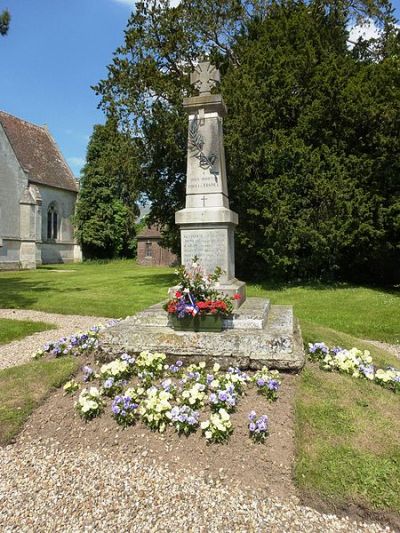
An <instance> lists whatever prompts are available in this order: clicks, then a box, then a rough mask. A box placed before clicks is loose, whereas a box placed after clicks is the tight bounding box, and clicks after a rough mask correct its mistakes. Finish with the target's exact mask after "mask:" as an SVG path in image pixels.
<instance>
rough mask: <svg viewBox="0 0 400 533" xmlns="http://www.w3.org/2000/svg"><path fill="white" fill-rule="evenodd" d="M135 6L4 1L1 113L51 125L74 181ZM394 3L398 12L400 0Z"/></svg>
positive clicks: (84, 0) (93, 0) (118, 1)
mask: <svg viewBox="0 0 400 533" xmlns="http://www.w3.org/2000/svg"><path fill="white" fill-rule="evenodd" d="M177 1H178V0H174V3H175V2H177ZM134 3H135V2H134V0H0V11H2V10H3V9H4V8H8V9H9V10H10V12H11V17H12V19H11V27H10V31H9V33H8V35H7V36H6V37H1V38H0V109H1V110H3V111H7V112H8V113H11V114H13V115H16V116H18V117H21V118H24V119H26V120H28V121H30V122H33V123H35V124H47V125H48V127H49V128H50V131H51V132H52V134H53V136H54V138H55V140H56V141H57V143H58V145H59V146H60V148H61V151H62V152H63V154H64V156H65V158H66V159H67V161H68V163H69V165H70V166H71V168H72V170H73V172H74V174H75V175H76V176H79V172H80V169H81V167H82V165H83V163H84V159H85V154H86V146H87V142H88V140H89V136H90V135H91V132H92V128H93V125H94V124H97V123H101V122H103V121H104V116H103V113H102V112H101V111H100V110H98V109H97V105H98V97H96V95H95V93H94V91H92V90H91V89H90V86H91V85H94V84H96V83H97V82H98V81H99V80H100V79H102V78H104V77H105V76H106V73H107V71H106V66H107V65H108V64H109V63H110V62H111V60H112V54H113V52H114V50H115V49H116V48H117V47H118V46H119V45H120V44H122V43H123V39H124V34H123V32H124V29H125V27H126V24H127V22H128V18H129V15H130V12H131V10H132V8H133V6H134ZM394 6H395V7H396V11H397V14H398V13H399V12H400V0H395V2H394ZM397 16H399V15H397Z"/></svg>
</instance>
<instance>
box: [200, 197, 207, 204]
mask: <svg viewBox="0 0 400 533" xmlns="http://www.w3.org/2000/svg"><path fill="white" fill-rule="evenodd" d="M200 200H201V201H202V202H203V207H205V206H206V200H207V196H204V194H203V197H202V198H200Z"/></svg>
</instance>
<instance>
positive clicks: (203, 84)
mask: <svg viewBox="0 0 400 533" xmlns="http://www.w3.org/2000/svg"><path fill="white" fill-rule="evenodd" d="M220 80H221V76H220V73H219V70H218V69H217V68H216V67H215V66H214V65H211V63H209V62H208V61H202V62H200V63H199V64H198V65H197V66H196V68H195V70H194V72H192V73H191V74H190V83H191V84H192V85H193V87H194V88H195V89H197V90H198V91H199V94H200V95H202V94H211V89H213V88H214V87H215V86H216V84H217V83H218V82H219V81H220Z"/></svg>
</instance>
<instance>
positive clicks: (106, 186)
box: [75, 118, 140, 258]
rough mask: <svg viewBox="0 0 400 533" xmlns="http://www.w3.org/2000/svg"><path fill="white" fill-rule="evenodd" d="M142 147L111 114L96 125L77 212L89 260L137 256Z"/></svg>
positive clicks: (77, 225) (77, 224) (80, 236)
mask: <svg viewBox="0 0 400 533" xmlns="http://www.w3.org/2000/svg"><path fill="white" fill-rule="evenodd" d="M137 150H138V148H137V145H136V143H135V142H134V141H133V140H132V139H131V137H130V136H129V135H127V134H126V133H124V132H121V131H120V130H119V129H118V125H117V122H116V121H115V120H113V119H112V118H109V119H108V120H107V122H106V124H105V125H97V126H95V127H94V130H93V134H92V137H91V139H90V141H89V145H88V149H87V157H86V165H85V166H84V168H83V171H82V179H81V187H80V194H79V198H78V203H77V208H76V215H75V226H76V236H77V238H78V240H79V242H80V244H81V245H82V248H83V253H84V256H85V258H95V257H97V258H112V257H118V256H119V257H121V256H132V255H133V250H134V248H135V241H134V237H135V219H136V216H137V214H138V208H137V205H136V201H137V198H138V195H139V179H140V171H139V166H138V162H137Z"/></svg>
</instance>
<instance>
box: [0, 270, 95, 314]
mask: <svg viewBox="0 0 400 533" xmlns="http://www.w3.org/2000/svg"><path fill="white" fill-rule="evenodd" d="M84 290H85V289H83V288H81V287H74V288H60V287H56V285H55V284H52V283H46V282H42V283H38V282H37V281H30V280H26V279H21V278H19V277H7V278H4V279H2V278H0V308H4V309H30V308H32V307H33V306H34V305H35V304H36V303H37V302H38V300H39V299H40V296H39V294H41V293H45V292H48V293H52V292H57V293H68V292H76V291H84ZM35 295H37V297H36V296H35Z"/></svg>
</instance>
